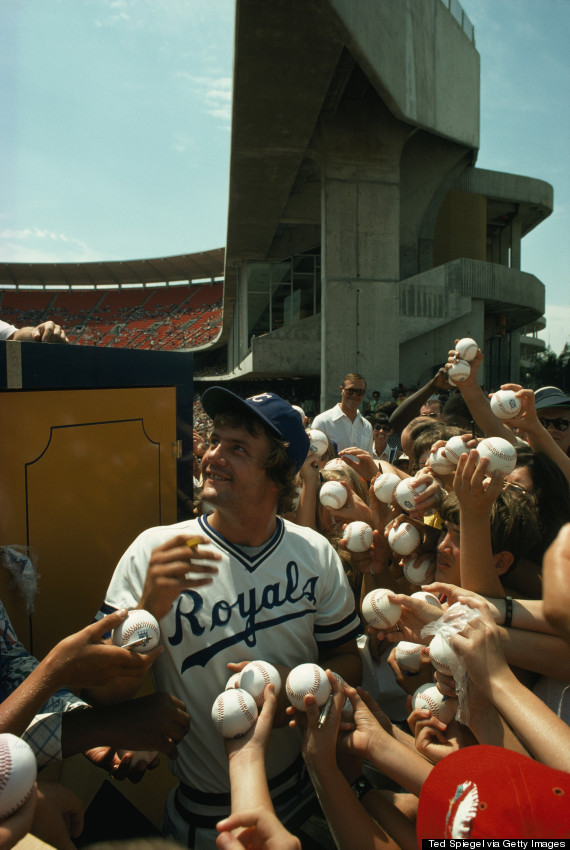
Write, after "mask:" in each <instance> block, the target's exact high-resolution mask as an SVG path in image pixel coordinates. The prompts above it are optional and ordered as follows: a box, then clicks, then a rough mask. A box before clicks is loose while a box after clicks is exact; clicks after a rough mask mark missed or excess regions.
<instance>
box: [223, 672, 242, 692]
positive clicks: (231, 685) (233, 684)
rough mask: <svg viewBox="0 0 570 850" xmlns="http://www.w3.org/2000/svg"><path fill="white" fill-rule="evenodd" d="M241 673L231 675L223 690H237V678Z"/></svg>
mask: <svg viewBox="0 0 570 850" xmlns="http://www.w3.org/2000/svg"><path fill="white" fill-rule="evenodd" d="M240 676H241V673H232V675H231V676H230V678H229V679H228V681H227V682H226V687H225V688H224V690H226V691H229V690H230V688H239V677H240Z"/></svg>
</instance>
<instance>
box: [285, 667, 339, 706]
mask: <svg viewBox="0 0 570 850" xmlns="http://www.w3.org/2000/svg"><path fill="white" fill-rule="evenodd" d="M285 689H286V691H287V697H288V699H289V702H290V703H291V705H294V706H295V708H298V709H299V711H304V710H305V696H307V694H312V695H313V696H314V697H315V699H316V701H317V705H318V706H319V707H320V706H322V705H324V704H325V702H326V701H327V699H328V697H329V694H330V692H331V686H330V682H329V680H328V679H327V674H326V673H325V671H324V670H323V668H322V667H319V665H318V664H310V663H308V664H299V666H298V667H293V669H292V670H291V672H290V673H289V675H288V676H287V682H286V684H285Z"/></svg>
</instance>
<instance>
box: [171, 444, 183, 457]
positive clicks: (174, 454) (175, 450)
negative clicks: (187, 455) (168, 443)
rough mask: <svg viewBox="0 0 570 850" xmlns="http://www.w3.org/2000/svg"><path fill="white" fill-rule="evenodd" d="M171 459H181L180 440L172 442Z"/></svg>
mask: <svg viewBox="0 0 570 850" xmlns="http://www.w3.org/2000/svg"><path fill="white" fill-rule="evenodd" d="M172 457H175V458H176V459H178V458H181V457H182V440H173V442H172Z"/></svg>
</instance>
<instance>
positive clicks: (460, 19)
mask: <svg viewBox="0 0 570 850" xmlns="http://www.w3.org/2000/svg"><path fill="white" fill-rule="evenodd" d="M441 2H442V3H443V5H444V6H445V8H446V9H448V10H449V12H450V13H451V14H452V15H453V17H454V18H455V20H456V21H457V23H458V24H459V26H460V27H461V29H462V30H463V32H464V33H465V35H466V36H467V38H468V39H469V41H472V42H473V44H475V27H474V26H473V24H472V23H471V21H470V20H469V18H468V17H467V15H466V13H465V12H464V11H463V9H462V7H461V4H460V3H459V2H458V0H441Z"/></svg>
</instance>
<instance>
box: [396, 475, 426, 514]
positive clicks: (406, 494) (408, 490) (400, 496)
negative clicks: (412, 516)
mask: <svg viewBox="0 0 570 850" xmlns="http://www.w3.org/2000/svg"><path fill="white" fill-rule="evenodd" d="M415 480H416V479H415V478H404V479H403V480H402V481H400V483H399V484H398V486H397V487H396V494H395V495H396V501H397V502H398V504H399V505H400V507H401V508H403V509H404V510H405V511H413V509H414V508H415V507H416V503H415V502H414V496H416V495H418V494H419V493H422V492H423V491H424V490H425V489H426V485H425V484H418V485H417V487H414V488H412V486H411V485H412V484H413V483H414V482H415Z"/></svg>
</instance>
